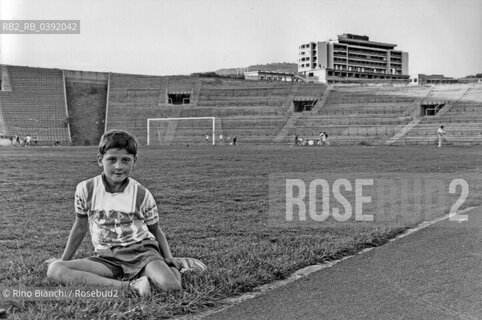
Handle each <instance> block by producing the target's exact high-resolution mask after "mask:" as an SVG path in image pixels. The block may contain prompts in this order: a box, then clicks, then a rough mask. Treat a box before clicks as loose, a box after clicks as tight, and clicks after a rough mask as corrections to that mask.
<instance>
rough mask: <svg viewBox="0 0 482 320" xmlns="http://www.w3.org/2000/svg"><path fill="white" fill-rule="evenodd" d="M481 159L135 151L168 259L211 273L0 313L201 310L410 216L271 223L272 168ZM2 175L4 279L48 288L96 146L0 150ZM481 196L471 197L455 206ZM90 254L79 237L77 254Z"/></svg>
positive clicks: (364, 150)
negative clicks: (149, 288) (190, 260)
mask: <svg viewBox="0 0 482 320" xmlns="http://www.w3.org/2000/svg"><path fill="white" fill-rule="evenodd" d="M481 155H482V149H481V148H479V147H447V148H442V149H440V150H439V149H437V148H435V147H434V146H407V147H326V148H309V147H306V148H304V147H300V148H294V147H290V146H265V147H261V146H239V147H228V146H226V147H214V148H213V147H190V148H183V147H177V148H176V147H169V148H167V147H166V148H160V147H159V148H143V149H141V150H140V155H139V163H138V166H137V168H136V169H135V172H134V175H133V178H135V179H136V180H138V181H139V182H141V183H142V184H143V185H144V186H146V187H147V188H148V189H149V190H151V192H152V193H153V195H154V198H155V199H156V201H157V203H158V205H159V208H160V213H161V221H160V224H161V227H162V228H163V230H164V232H165V233H166V235H167V237H168V240H169V243H170V246H171V250H172V252H173V254H174V255H175V256H190V257H196V258H199V259H201V260H202V261H203V262H205V263H206V265H207V266H208V268H209V270H208V272H206V273H205V274H203V275H201V276H194V275H186V276H185V278H184V279H183V282H184V284H183V285H184V290H183V291H181V292H177V293H168V294H166V293H163V292H160V291H159V290H155V294H154V295H153V296H152V297H151V298H149V299H145V300H141V299H140V298H137V297H135V296H133V295H132V294H129V293H126V295H127V298H126V299H122V300H116V299H112V300H101V301H95V300H88V299H85V300H82V299H79V300H72V301H62V300H50V301H41V302H39V301H22V302H8V301H5V300H0V308H6V309H7V310H8V313H9V314H10V317H11V319H75V318H81V319H83V318H85V319H90V318H95V319H141V318H142V319H158V318H169V317H172V316H174V315H181V314H186V313H191V312H198V311H201V310H204V309H206V308H209V307H213V306H216V305H219V304H220V303H221V302H222V299H223V298H226V297H231V296H235V295H238V294H241V293H243V292H248V291H250V290H253V289H254V288H255V287H257V286H260V285H262V284H265V283H268V282H272V281H274V280H277V279H282V278H285V277H286V276H288V275H289V274H290V273H292V272H293V271H295V270H297V269H299V268H302V267H304V266H307V265H311V264H315V263H320V262H323V261H327V260H332V259H337V258H340V257H342V256H346V255H350V254H353V253H355V252H357V251H360V250H362V249H363V248H366V247H371V246H377V245H380V244H383V243H384V242H386V241H387V239H389V238H392V237H394V236H395V235H397V234H399V233H400V232H402V231H403V230H404V229H405V228H407V227H409V226H410V225H412V224H413V223H414V222H413V221H398V220H393V221H391V222H390V221H389V222H387V223H383V224H382V223H359V222H358V223H357V222H354V221H348V222H345V223H343V224H336V225H334V224H330V223H327V224H324V223H318V224H310V225H309V227H307V226H303V225H295V224H294V225H285V226H281V227H280V226H274V225H273V224H271V223H269V220H268V211H269V197H268V194H269V185H268V181H269V179H268V177H269V175H270V174H279V173H287V172H301V173H307V172H323V174H339V173H340V172H341V173H343V174H344V175H345V176H344V177H345V178H347V179H355V178H357V177H359V176H362V175H363V176H370V175H379V174H385V175H387V176H389V177H399V176H404V175H409V174H418V173H420V174H426V173H432V174H433V175H435V176H436V175H437V174H448V173H449V174H458V173H463V174H469V175H473V176H476V175H479V174H480V172H479V168H480V166H481V164H482V162H481V159H482V156H481ZM0 172H1V184H0V210H1V211H0V217H1V220H2V228H0V286H3V287H15V286H19V285H23V286H27V287H47V286H53V284H51V283H49V282H48V281H47V279H46V277H45V273H46V268H47V266H46V265H45V264H44V263H43V261H44V260H46V259H47V258H51V257H59V256H60V255H61V253H62V251H63V248H64V246H65V243H66V240H67V237H68V234H69V231H70V228H71V226H72V222H73V220H74V215H73V214H72V212H73V194H74V191H75V186H76V184H77V183H78V182H80V181H81V180H84V179H87V178H90V177H92V176H94V175H97V174H99V173H100V168H99V166H98V165H97V163H96V149H95V148H93V147H78V148H73V147H72V148H68V147H66V148H47V147H45V148H43V147H42V148H3V149H0ZM481 199H482V195H479V194H477V193H473V192H472V193H470V194H469V198H468V199H467V201H465V202H464V204H463V206H469V205H479V204H480V202H481ZM395 200H396V199H395ZM463 206H462V207H463ZM436 209H437V212H438V214H440V215H442V214H444V213H446V212H447V208H443V207H441V208H436ZM91 254H92V245H91V243H90V238H89V237H86V239H84V242H83V244H82V246H81V248H80V249H79V251H78V252H77V257H86V256H89V255H91Z"/></svg>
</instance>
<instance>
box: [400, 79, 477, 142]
mask: <svg viewBox="0 0 482 320" xmlns="http://www.w3.org/2000/svg"><path fill="white" fill-rule="evenodd" d="M434 92H435V94H434V95H432V96H431V97H430V98H432V99H438V100H441V99H445V100H444V101H446V102H447V104H448V106H449V108H448V110H444V109H445V108H447V106H445V107H444V108H443V109H442V110H441V112H439V113H437V114H436V115H434V116H423V117H422V119H421V121H420V123H419V124H418V125H417V126H415V127H414V128H413V129H412V130H410V131H409V132H408V133H407V134H406V136H405V137H403V138H402V139H400V141H399V144H402V143H407V144H426V143H435V142H436V141H437V136H436V131H437V128H438V127H440V125H444V129H445V131H446V135H445V137H444V138H445V140H446V141H447V142H448V143H454V144H481V143H482V84H463V85H460V84H459V85H452V86H448V85H442V86H437V88H436V90H434Z"/></svg>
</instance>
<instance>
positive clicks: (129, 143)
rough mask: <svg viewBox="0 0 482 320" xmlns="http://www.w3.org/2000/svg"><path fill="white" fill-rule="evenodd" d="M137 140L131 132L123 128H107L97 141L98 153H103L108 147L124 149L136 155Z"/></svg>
mask: <svg viewBox="0 0 482 320" xmlns="http://www.w3.org/2000/svg"><path fill="white" fill-rule="evenodd" d="M137 147H138V144H137V140H136V137H134V136H133V135H132V134H131V133H129V132H127V131H123V130H115V129H113V130H109V131H107V132H106V133H104V134H103V135H102V138H100V142H99V154H102V155H104V154H105V153H106V152H107V150H109V149H125V150H126V151H127V152H128V153H130V154H132V155H134V156H135V155H137Z"/></svg>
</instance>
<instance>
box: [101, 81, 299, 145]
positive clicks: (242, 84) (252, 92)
mask: <svg viewBox="0 0 482 320" xmlns="http://www.w3.org/2000/svg"><path fill="white" fill-rule="evenodd" d="M256 85H257V86H256ZM292 86H293V85H292V84H287V83H272V82H257V81H255V84H253V82H252V81H240V80H233V81H231V80H229V79H227V80H226V79H223V80H220V79H215V80H213V81H210V80H204V79H198V78H188V77H151V76H135V75H119V74H113V75H111V79H110V91H109V106H108V111H107V120H106V121H107V129H111V128H123V129H126V130H129V131H130V132H132V133H133V134H135V135H136V136H137V137H138V139H139V142H140V143H141V144H144V143H146V142H147V140H146V136H147V118H169V117H171V118H172V117H175V118H179V117H182V118H185V117H216V118H217V121H220V123H222V122H223V121H224V120H226V123H227V126H228V127H227V128H226V130H228V131H229V130H232V131H233V132H234V131H236V130H238V129H239V130H240V131H243V132H244V133H245V136H249V137H252V138H253V139H252V140H259V136H260V137H263V138H262V139H264V140H269V139H271V138H272V136H274V135H276V133H277V132H278V131H279V130H280V126H281V125H282V123H283V120H284V119H285V117H286V112H287V110H286V108H285V107H284V105H286V103H287V97H288V95H289V93H290V92H291V89H292ZM191 90H192V91H191ZM166 91H169V92H185V91H191V92H193V93H194V95H196V92H197V94H198V96H197V98H196V99H195V101H194V102H191V103H190V104H186V105H170V104H167V103H166V99H165V93H166ZM246 118H250V119H252V120H256V119H265V118H266V119H268V118H269V119H272V118H275V119H276V121H274V122H270V123H269V124H263V121H252V124H255V127H256V126H257V127H256V128H251V126H246V123H245V122H243V121H244V119H246ZM238 120H239V122H238ZM268 122H269V121H268ZM256 123H258V124H257V125H256ZM186 126H188V128H186ZM159 130H160V129H159ZM159 130H158V132H157V134H158V136H159V134H161V133H160V131H159ZM228 131H227V132H228ZM220 133H224V126H220V127H218V131H217V135H219V134H220ZM162 134H164V135H165V136H166V137H165V139H164V138H163V137H160V136H159V137H158V138H157V140H161V142H162V141H163V139H164V140H165V141H168V142H169V143H177V142H187V143H189V142H188V141H197V140H196V139H197V138H195V137H205V135H206V127H205V126H204V125H202V126H201V127H196V126H193V125H192V124H189V125H188V124H187V122H183V121H178V122H176V123H175V124H171V125H170V129H169V130H167V129H166V130H164V131H163V132H162ZM258 135H259V136H258ZM265 137H267V138H265ZM193 139H194V140H193ZM249 141H251V139H250V140H249ZM198 142H202V143H205V141H204V140H203V139H200V140H199V141H198ZM245 142H246V140H245Z"/></svg>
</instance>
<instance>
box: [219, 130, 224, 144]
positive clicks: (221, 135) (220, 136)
mask: <svg viewBox="0 0 482 320" xmlns="http://www.w3.org/2000/svg"><path fill="white" fill-rule="evenodd" d="M219 144H220V145H223V144H224V143H223V134H222V133H221V134H220V135H219Z"/></svg>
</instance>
